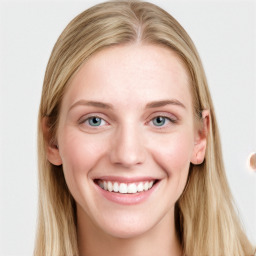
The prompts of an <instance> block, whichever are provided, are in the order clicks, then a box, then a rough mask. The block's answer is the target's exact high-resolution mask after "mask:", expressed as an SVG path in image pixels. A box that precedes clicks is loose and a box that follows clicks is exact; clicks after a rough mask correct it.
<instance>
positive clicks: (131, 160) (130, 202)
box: [35, 1, 255, 256]
mask: <svg viewBox="0 0 256 256" xmlns="http://www.w3.org/2000/svg"><path fill="white" fill-rule="evenodd" d="M38 156H39V187H40V191H39V218H38V232H37V239H36V246H35V255H80V256H81V255H82V256H83V255H85V256H86V255H90V256H93V255H101V254H104V255H135V256H136V255H149V256H150V255H163V256H164V255H175V256H176V255H177V256H180V255H194V256H195V255H196V256H200V255H237V256H238V255H239V256H241V255H253V253H254V250H255V248H253V246H252V245H251V244H250V242H249V241H248V239H247V237H246V235H245V233H244V231H243V230H242V228H241V225H240V223H239V220H238V218H237V216H236V212H235V210H234V207H233V200H232V196H231V193H230V189H229V187H228V184H227V180H226V176H225V172H224V167H223V161H222V153H221V146H220V139H219V133H218V128H217V124H216V118H215V114H214V108H213V104H212V100H211V97H210V94H209V91H208V87H207V81H206V77H205V74H204V70H203V67H202V64H201V61H200V58H199V55H198V53H197V51H196V49H195V46H194V44H193V42H192V41H191V39H190V38H189V36H188V35H187V33H186V32H185V31H184V29H183V28H182V27H181V26H180V25H179V24H178V22H177V21H176V20H175V19H174V18H173V17H171V16H170V15H169V14H168V13H166V12H165V11H163V10H162V9H160V8H159V7H157V6H155V5H153V4H150V3H144V2H138V1H114V2H107V3H103V4H100V5H97V6H94V7H92V8H90V9H89V10H87V11H85V12H83V13H81V14H80V15H78V16H77V17H76V18H75V19H74V20H72V21H71V23H70V24H69V25H68V26H67V27H66V29H65V30H64V31H63V33H62V34H61V35H60V37H59V39H58V41H57V43H56V44H55V46H54V49H53V51H52V54H51V57H50V60H49V63H48V66H47V70H46V74H45V80H44V85H43V91H42V98H41V105H40V111H39V126H38Z"/></svg>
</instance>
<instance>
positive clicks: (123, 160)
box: [110, 124, 146, 168]
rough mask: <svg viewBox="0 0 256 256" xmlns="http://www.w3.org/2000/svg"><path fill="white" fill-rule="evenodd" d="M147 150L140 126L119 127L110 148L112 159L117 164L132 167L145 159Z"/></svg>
mask: <svg viewBox="0 0 256 256" xmlns="http://www.w3.org/2000/svg"><path fill="white" fill-rule="evenodd" d="M145 157H146V150H145V148H144V145H143V141H142V134H141V132H140V131H139V129H138V128H136V127H134V125H132V124H130V125H129V126H126V127H123V128H119V129H117V131H116V133H115V135H114V137H113V140H112V143H111V150H110V161H111V162H112V163H113V164H115V165H120V166H123V167H125V168H131V167H134V166H136V165H141V164H142V163H143V162H144V161H145Z"/></svg>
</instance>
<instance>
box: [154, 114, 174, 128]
mask: <svg viewBox="0 0 256 256" xmlns="http://www.w3.org/2000/svg"><path fill="white" fill-rule="evenodd" d="M168 121H170V119H169V118H167V117H164V116H157V117H155V118H153V119H152V122H153V124H154V125H155V126H163V125H165V124H166V122H168Z"/></svg>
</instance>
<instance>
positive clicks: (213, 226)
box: [34, 1, 254, 256]
mask: <svg viewBox="0 0 256 256" xmlns="http://www.w3.org/2000/svg"><path fill="white" fill-rule="evenodd" d="M135 42H140V43H142V44H143V43H146V44H156V45H162V46H165V47H168V48H169V49H171V50H172V51H175V52H176V53H177V54H178V55H179V57H180V58H181V59H182V60H183V62H184V63H185V64H186V66H187V68H188V71H189V74H190V77H191V93H192V96H193V102H194V112H195V114H196V115H197V116H198V117H199V118H200V113H201V111H202V110H203V109H209V110H210V118H211V122H210V130H209V134H208V140H207V142H208V143H207V151H206V157H205V161H204V162H203V163H202V164H201V165H198V166H196V165H192V164H191V166H190V172H189V182H188V183H187V186H186V190H185V191H184V193H183V195H182V196H181V198H180V199H179V200H178V202H177V203H176V207H175V223H176V231H177V234H178V236H179V239H180V243H181V244H182V246H183V248H184V251H185V253H186V255H188V256H192V255H193V256H200V255H204V256H206V255H209V256H220V255H222V256H224V255H226V256H231V255H232V256H242V255H246V256H247V255H248V256H249V255H252V254H253V250H254V248H253V246H252V245H251V244H250V242H249V241H248V239H247V237H246V235H245V233H244V231H243V230H242V228H241V224H240V222H239V219H238V217H237V213H236V211H235V210H234V205H233V199H232V195H231V193H230V189H229V187H228V183H227V179H226V176H225V171H224V166H223V160H222V152H221V144H220V138H219V132H218V127H217V123H216V118H215V113H214V108H213V104H212V100H211V97H210V93H209V90H208V85H207V80H206V77H205V73H204V69H203V66H202V63H201V61H200V57H199V55H198V53H197V50H196V48H195V46H194V44H193V42H192V40H191V39H190V37H189V36H188V34H187V33H186V32H185V30H184V29H183V28H182V27H181V25H180V24H179V23H178V22H177V21H176V20H175V19H174V18H173V17H172V16H170V14H168V13H167V12H165V11H164V10H162V9H160V8H159V7H157V6H155V5H153V4H150V3H146V2H140V1H111V2H106V3H102V4H99V5H96V6H94V7H92V8H90V9H88V10H86V11H84V12H83V13H81V14H80V15H78V16H77V17H76V18H75V19H73V20H72V21H71V22H70V23H69V24H68V26H67V27H66V28H65V30H64V31H63V32H62V34H61V35H60V37H59V39H58V40H57V42H56V44H55V46H54V48H53V51H52V54H51V57H50V59H49V62H48V65H47V69H46V73H45V78H44V84H43V90H42V97H41V104H40V110H39V117H38V165H39V210H38V228H37V237H36V243H35V251H34V255H36V256H45V255H49V256H53V255H54V256H63V255H66V256H71V255H76V256H78V249H77V236H76V205H75V202H74V199H73V197H72V195H71V194H70V192H69V190H68V188H67V185H66V182H65V179H64V175H63V171H62V167H61V166H54V165H52V164H51V163H49V161H48V160H47V155H46V149H45V147H46V142H45V138H44V135H43V131H42V120H43V119H44V117H47V120H48V124H47V125H48V127H49V130H50V136H51V138H52V141H54V138H55V137H56V131H57V126H58V117H59V111H60V105H61V101H62V98H63V95H64V93H65V90H66V87H67V84H68V81H69V80H70V78H71V77H72V76H73V75H74V74H75V73H76V72H77V71H78V69H79V68H80V67H81V65H82V63H84V62H85V61H86V60H87V59H88V58H89V57H90V56H91V55H92V54H94V53H95V52H97V51H99V50H100V49H103V48H104V47H109V46H113V45H120V44H128V43H135Z"/></svg>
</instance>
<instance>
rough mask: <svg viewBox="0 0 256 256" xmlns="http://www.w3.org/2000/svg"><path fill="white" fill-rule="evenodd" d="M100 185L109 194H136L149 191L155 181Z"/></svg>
mask: <svg viewBox="0 0 256 256" xmlns="http://www.w3.org/2000/svg"><path fill="white" fill-rule="evenodd" d="M98 185H99V186H100V187H101V188H102V189H104V190H107V191H109V192H119V193H121V194H127V193H129V194H135V193H137V192H142V191H147V190H149V189H150V188H152V186H153V181H144V182H139V183H118V182H112V181H102V180H99V181H98Z"/></svg>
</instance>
